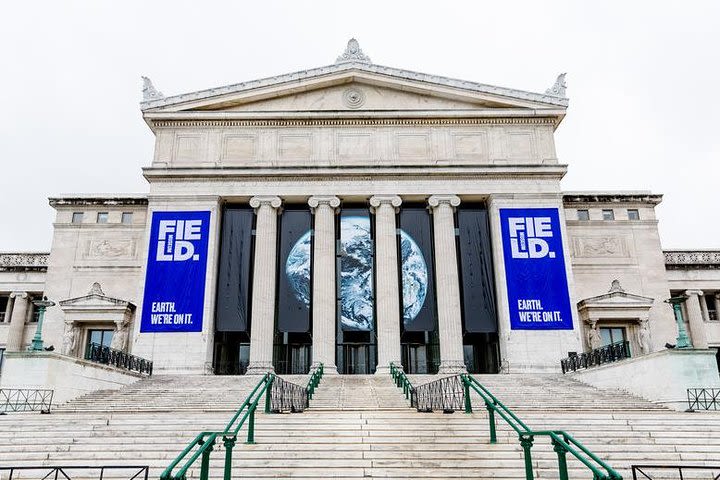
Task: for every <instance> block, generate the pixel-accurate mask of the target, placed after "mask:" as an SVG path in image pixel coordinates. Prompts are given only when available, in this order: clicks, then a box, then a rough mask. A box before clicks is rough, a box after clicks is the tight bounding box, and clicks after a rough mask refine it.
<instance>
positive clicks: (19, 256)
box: [0, 253, 50, 270]
mask: <svg viewBox="0 0 720 480" xmlns="http://www.w3.org/2000/svg"><path fill="white" fill-rule="evenodd" d="M49 256H50V254H49V253H0V270H47V265H48V257H49Z"/></svg>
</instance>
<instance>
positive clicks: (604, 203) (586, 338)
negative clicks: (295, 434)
mask: <svg viewBox="0 0 720 480" xmlns="http://www.w3.org/2000/svg"><path fill="white" fill-rule="evenodd" d="M567 107H568V99H567V98H566V97H565V83H564V75H562V76H560V77H559V78H558V79H557V81H556V83H555V85H553V86H551V88H549V89H548V90H547V91H546V92H545V93H532V92H525V91H520V90H514V89H509V88H502V87H495V86H490V85H485V84H481V83H476V82H471V81H465V80H456V79H451V78H446V77H441V76H437V75H428V74H423V73H417V72H412V71H407V70H402V69H398V68H391V67H384V66H380V65H376V64H374V63H372V62H371V61H370V59H369V58H368V57H367V56H366V55H365V54H364V53H363V52H362V51H361V50H360V48H359V45H358V44H357V42H355V41H354V40H353V41H351V42H350V43H349V44H348V48H347V50H346V51H345V52H344V53H343V54H342V55H341V56H340V57H339V58H338V59H337V61H336V62H335V63H333V64H332V65H328V66H325V67H320V68H314V69H310V70H304V71H300V72H294V73H289V74H286V75H279V76H276V77H270V78H265V79H260V80H253V81H248V82H244V83H238V84H234V85H228V86H224V87H219V88H212V89H208V90H202V91H198V92H192V93H187V94H182V95H176V96H167V97H165V96H163V95H162V94H161V93H160V92H159V91H157V90H156V89H155V87H154V86H153V85H152V83H151V82H150V80H148V79H145V87H144V101H143V102H142V103H141V111H142V115H143V118H144V120H145V122H146V123H147V125H148V126H149V128H150V129H151V130H152V132H153V134H154V135H155V150H154V155H153V157H152V158H151V159H148V160H149V161H148V166H147V167H146V168H144V169H143V175H144V176H145V178H146V179H147V181H148V183H149V193H148V194H147V195H141V196H134V195H126V196H123V195H112V196H107V195H90V196H87V195H86V196H81V195H78V196H69V197H62V198H51V199H50V204H51V206H52V207H53V208H55V210H56V211H57V218H56V222H55V224H54V228H55V231H54V238H53V243H52V249H51V251H50V252H49V254H20V253H16V254H3V255H0V350H2V349H6V350H7V351H17V350H22V349H25V348H26V346H27V345H28V344H29V343H30V341H31V339H32V337H33V334H34V332H35V323H34V321H35V320H37V318H36V317H37V316H36V315H34V313H33V308H34V307H33V304H32V302H31V300H32V299H34V298H39V297H42V296H43V295H45V296H47V297H48V298H49V299H51V300H53V301H55V303H56V305H55V306H53V307H51V308H48V310H47V312H46V314H45V323H44V327H43V332H42V334H43V339H44V341H45V345H46V346H47V345H53V346H54V348H55V349H56V350H57V351H60V352H61V353H62V354H64V355H70V356H75V357H84V356H86V355H87V354H88V351H89V349H90V348H91V346H92V345H93V344H99V345H101V346H106V347H111V348H112V349H114V350H120V351H124V352H129V353H131V354H132V355H135V356H138V357H142V358H146V359H149V360H152V361H153V362H154V368H155V370H156V371H162V372H180V373H208V374H210V373H223V374H225V373H245V372H249V373H258V372H265V371H268V370H272V369H274V370H275V371H278V372H281V373H306V372H307V371H308V370H309V369H310V368H311V366H312V365H313V364H317V363H320V362H322V363H323V364H324V365H325V371H326V373H327V372H329V371H330V372H332V371H338V372H340V373H348V374H350V373H372V372H376V371H377V372H382V371H387V369H388V368H389V365H390V364H391V363H392V362H394V363H396V364H403V365H404V366H405V368H406V370H407V371H408V372H411V373H435V372H440V373H454V372H459V371H465V369H467V370H469V371H471V372H486V373H496V372H510V373H515V372H537V371H543V372H554V371H560V360H561V359H563V358H565V357H568V356H569V355H571V354H573V353H580V352H584V351H589V350H593V349H599V348H602V347H604V346H608V345H611V344H618V343H621V342H628V343H627V345H628V346H629V349H630V351H631V352H632V354H633V356H640V355H645V354H650V353H651V352H656V351H659V350H663V349H665V348H666V344H673V345H674V344H675V343H676V341H677V340H676V338H677V336H678V328H677V327H678V323H676V318H675V316H674V312H673V307H672V306H671V305H670V304H668V303H666V302H664V301H665V300H666V299H668V298H669V297H671V296H676V297H678V296H680V295H681V294H683V295H686V296H687V299H686V300H685V301H684V302H683V303H682V305H681V308H680V313H681V314H682V322H681V324H683V323H684V324H687V325H686V327H685V328H686V329H687V330H688V332H689V336H690V339H691V341H692V343H693V345H694V346H695V347H697V348H707V347H708V346H709V347H714V348H718V347H720V322H718V321H717V320H718V313H717V312H718V309H719V307H720V300H718V294H719V292H720V274H718V273H717V272H720V270H718V269H717V268H718V266H720V254H718V252H663V251H662V247H661V243H660V238H659V235H658V229H657V219H656V217H655V207H656V206H657V205H658V204H659V203H660V201H661V195H658V194H652V193H649V192H643V191H637V192H607V191H595V192H563V191H562V190H561V188H560V180H561V179H562V178H563V176H564V175H565V173H566V171H567V168H568V167H567V165H565V164H564V163H562V162H561V161H560V160H559V159H558V158H557V154H556V150H555V140H554V134H555V131H556V129H557V128H561V125H560V124H561V122H562V120H563V118H564V116H565V114H566V110H567ZM640 181H641V179H638V182H640ZM598 187H601V186H598ZM623 345H625V343H623Z"/></svg>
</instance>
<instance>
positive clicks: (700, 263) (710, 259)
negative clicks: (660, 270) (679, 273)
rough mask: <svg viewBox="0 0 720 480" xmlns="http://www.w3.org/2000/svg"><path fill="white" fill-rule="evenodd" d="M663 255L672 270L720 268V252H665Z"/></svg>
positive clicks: (666, 264)
mask: <svg viewBox="0 0 720 480" xmlns="http://www.w3.org/2000/svg"><path fill="white" fill-rule="evenodd" d="M663 254H664V255H665V266H666V267H667V268H670V269H684V268H707V269H710V268H720V250H665V251H664V252H663Z"/></svg>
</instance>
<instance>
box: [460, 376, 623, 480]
mask: <svg viewBox="0 0 720 480" xmlns="http://www.w3.org/2000/svg"><path fill="white" fill-rule="evenodd" d="M460 377H461V378H462V381H463V385H464V387H465V413H472V400H471V399H470V390H471V389H472V390H473V391H475V392H476V393H477V394H478V395H480V397H481V398H482V399H483V401H484V402H485V408H486V409H487V411H488V423H489V427H490V443H497V431H496V426H495V414H496V413H497V414H498V415H499V416H500V418H502V419H503V420H505V422H506V423H507V424H508V425H510V428H512V429H513V430H514V431H515V432H516V433H517V434H518V438H519V440H520V446H521V447H522V449H523V452H524V459H525V478H526V479H527V480H533V478H534V475H533V468H532V456H531V453H530V450H531V448H532V446H533V442H534V441H535V437H540V436H546V437H550V440H551V442H552V445H553V450H554V451H555V453H557V456H558V469H559V472H560V480H568V469H567V458H566V456H567V454H568V453H570V454H571V455H572V456H574V457H575V458H577V459H578V460H579V461H580V462H581V463H582V464H583V465H585V466H586V467H587V468H588V469H590V471H591V472H592V473H593V480H622V476H621V475H620V474H619V473H618V472H616V471H615V470H613V468H612V467H610V465H608V464H607V463H605V462H604V461H602V460H601V459H600V458H598V456H597V455H595V454H594V453H592V452H591V451H590V450H588V449H587V447H585V446H584V445H583V444H582V443H580V442H578V441H577V440H575V438H573V437H572V436H571V435H570V434H569V433H567V432H565V431H563V430H532V429H531V428H530V427H528V426H527V425H526V424H525V423H524V422H523V421H522V420H520V419H519V418H518V416H517V415H515V414H514V413H513V412H512V411H511V410H510V409H509V408H507V407H506V406H505V405H503V403H502V402H500V400H498V399H497V398H496V397H495V396H494V395H493V394H492V393H491V392H490V391H489V390H488V389H487V388H485V386H484V385H482V384H481V383H480V382H478V381H477V380H476V379H475V378H474V377H473V376H472V375H468V374H463V375H461V376H460ZM581 452H582V453H581Z"/></svg>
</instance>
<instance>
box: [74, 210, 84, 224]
mask: <svg viewBox="0 0 720 480" xmlns="http://www.w3.org/2000/svg"><path fill="white" fill-rule="evenodd" d="M83 216H84V215H83V212H73V216H72V223H82V221H83Z"/></svg>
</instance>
